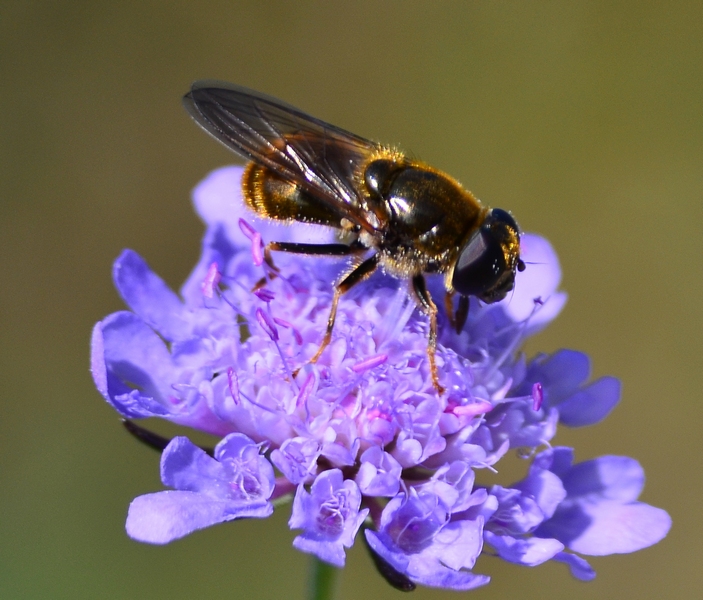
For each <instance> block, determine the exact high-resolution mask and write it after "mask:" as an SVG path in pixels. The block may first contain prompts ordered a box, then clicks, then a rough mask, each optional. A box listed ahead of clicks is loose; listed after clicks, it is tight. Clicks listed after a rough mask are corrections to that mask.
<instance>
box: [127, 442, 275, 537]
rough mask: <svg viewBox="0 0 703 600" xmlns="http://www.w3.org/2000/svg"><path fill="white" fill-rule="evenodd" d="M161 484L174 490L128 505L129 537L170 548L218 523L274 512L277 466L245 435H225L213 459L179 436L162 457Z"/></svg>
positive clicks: (147, 496) (140, 499) (138, 499)
mask: <svg viewBox="0 0 703 600" xmlns="http://www.w3.org/2000/svg"><path fill="white" fill-rule="evenodd" d="M161 481H163V483H164V485H168V486H170V487H173V488H175V491H167V492H157V493H155V494H147V495H146V496H139V498H137V499H136V500H134V501H133V502H132V504H131V505H130V507H129V514H128V515H127V533H129V535H130V536H131V537H133V538H134V539H136V540H139V541H141V542H149V543H151V544H166V543H168V542H170V541H173V540H175V539H178V538H180V537H183V536H184V535H187V534H189V533H192V532H193V531H196V530H198V529H202V528H203V527H209V526H210V525H215V524H216V523H222V522H224V521H231V520H233V519H241V518H244V517H250V518H251V517H257V518H263V517H268V516H269V515H271V513H273V506H272V505H271V503H270V502H269V497H270V496H271V494H272V492H273V489H274V474H273V468H272V467H271V464H270V463H269V462H268V461H267V460H266V459H265V458H264V457H263V456H261V454H259V448H258V446H257V445H256V444H255V443H254V442H252V441H251V440H250V439H249V438H248V437H247V436H245V435H242V434H241V433H232V434H230V435H228V436H227V437H225V438H224V439H223V440H222V441H221V442H220V443H219V444H218V445H217V448H215V457H214V458H211V457H210V456H208V455H207V454H206V453H205V452H204V451H203V450H201V449H200V448H198V447H197V446H195V445H194V444H192V443H191V442H190V441H188V439H186V438H184V437H177V438H174V439H173V440H172V441H171V443H170V444H169V445H168V446H167V447H166V449H165V450H164V453H163V455H162V457H161Z"/></svg>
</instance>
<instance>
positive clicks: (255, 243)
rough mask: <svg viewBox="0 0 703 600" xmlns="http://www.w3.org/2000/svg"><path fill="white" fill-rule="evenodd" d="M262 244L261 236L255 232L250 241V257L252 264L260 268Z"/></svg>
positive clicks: (262, 257)
mask: <svg viewBox="0 0 703 600" xmlns="http://www.w3.org/2000/svg"><path fill="white" fill-rule="evenodd" d="M263 249H264V243H263V242H262V241H261V234H260V233H259V232H258V231H257V232H256V233H255V234H254V238H253V239H252V240H251V256H252V258H253V259H254V264H255V265H256V266H257V267H260V266H261V265H262V264H263V262H264V253H263Z"/></svg>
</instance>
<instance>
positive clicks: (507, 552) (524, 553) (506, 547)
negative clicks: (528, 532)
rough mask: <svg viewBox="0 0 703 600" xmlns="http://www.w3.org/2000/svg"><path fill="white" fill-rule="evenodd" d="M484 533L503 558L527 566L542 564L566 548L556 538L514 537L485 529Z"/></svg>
mask: <svg viewBox="0 0 703 600" xmlns="http://www.w3.org/2000/svg"><path fill="white" fill-rule="evenodd" d="M483 535H484V537H485V538H486V542H488V543H489V544H490V545H491V546H493V547H494V548H495V550H496V552H498V555H499V556H500V557H501V558H502V559H504V560H507V561H508V562H512V563H517V564H520V565H525V566H526V567H536V566H537V565H541V564H542V563H543V562H546V561H548V560H549V559H551V558H553V557H554V555H555V554H557V553H558V552H561V551H562V550H563V549H564V544H562V543H561V542H559V541H558V540H554V539H548V538H547V539H543V538H536V537H531V538H514V537H511V536H509V535H497V534H495V533H492V532H491V531H485V532H484V534H483Z"/></svg>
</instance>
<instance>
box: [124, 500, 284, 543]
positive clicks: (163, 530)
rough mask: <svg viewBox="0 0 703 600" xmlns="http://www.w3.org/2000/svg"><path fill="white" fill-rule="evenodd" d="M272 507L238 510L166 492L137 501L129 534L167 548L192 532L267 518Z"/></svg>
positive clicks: (130, 517)
mask: <svg viewBox="0 0 703 600" xmlns="http://www.w3.org/2000/svg"><path fill="white" fill-rule="evenodd" d="M272 512H273V507H272V506H271V505H270V504H266V505H261V506H257V507H249V508H248V509H247V510H236V509H234V508H233V507H232V504H231V503H230V502H226V501H213V499H212V498H210V497H208V496H205V495H203V494H199V493H197V492H181V491H167V492H157V493H155V494H146V495H145V496H139V497H138V498H135V499H134V500H133V501H132V503H131V504H130V506H129V512H128V513H127V525H126V528H127V534H128V535H129V536H130V537H131V538H133V539H135V540H138V541H140V542H147V543H149V544H167V543H168V542H171V541H173V540H177V539H179V538H182V537H183V536H185V535H188V534H189V533H192V532H193V531H197V530H198V529H203V528H205V527H209V526H210V525H215V524H217V523H222V522H224V521H231V520H233V519H237V518H240V517H259V518H264V517H268V516H269V515H270V514H271V513H272Z"/></svg>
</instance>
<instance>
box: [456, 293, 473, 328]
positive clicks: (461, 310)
mask: <svg viewBox="0 0 703 600" xmlns="http://www.w3.org/2000/svg"><path fill="white" fill-rule="evenodd" d="M468 316H469V297H468V296H464V295H460V296H459V305H458V306H457V307H456V314H455V315H454V329H455V330H456V332H457V333H461V330H462V329H464V325H466V319H467V317H468Z"/></svg>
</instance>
